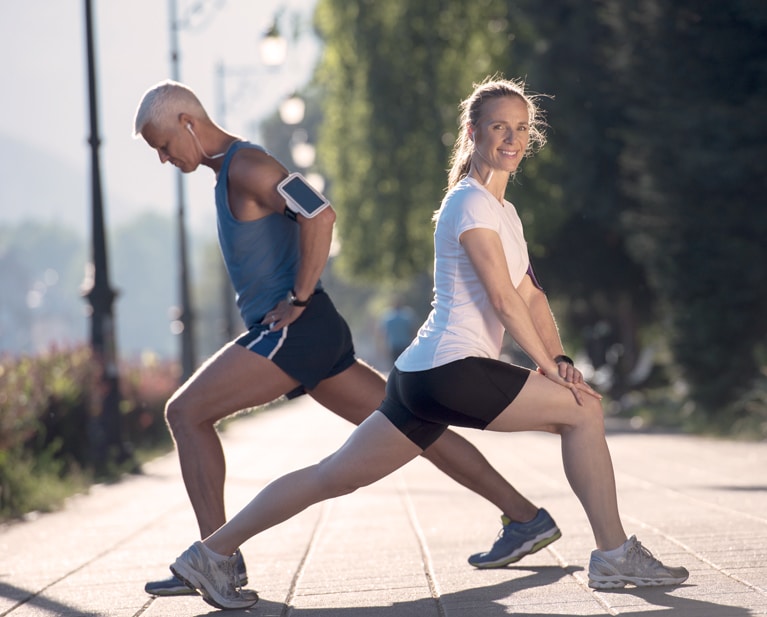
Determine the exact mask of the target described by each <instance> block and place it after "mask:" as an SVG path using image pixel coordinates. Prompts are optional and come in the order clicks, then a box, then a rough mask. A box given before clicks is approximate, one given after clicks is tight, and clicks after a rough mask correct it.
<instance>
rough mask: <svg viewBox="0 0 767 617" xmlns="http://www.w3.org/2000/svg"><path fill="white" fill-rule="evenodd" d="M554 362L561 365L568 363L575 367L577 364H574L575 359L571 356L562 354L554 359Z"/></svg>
mask: <svg viewBox="0 0 767 617" xmlns="http://www.w3.org/2000/svg"><path fill="white" fill-rule="evenodd" d="M554 362H556V363H557V364H559V363H560V362H567V363H568V364H569V365H570V366H575V362H573V359H572V358H571V357H570V356H566V355H565V354H561V355H559V356H557V357H556V358H554Z"/></svg>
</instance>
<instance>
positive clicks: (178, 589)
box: [144, 549, 248, 596]
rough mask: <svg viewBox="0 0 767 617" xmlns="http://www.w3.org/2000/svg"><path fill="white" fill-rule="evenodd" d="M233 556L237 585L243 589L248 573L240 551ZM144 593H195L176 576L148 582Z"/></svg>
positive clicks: (161, 594) (170, 594) (168, 594)
mask: <svg viewBox="0 0 767 617" xmlns="http://www.w3.org/2000/svg"><path fill="white" fill-rule="evenodd" d="M234 555H235V557H236V559H237V562H236V572H237V575H238V576H239V583H240V586H241V587H244V586H245V585H247V584H248V571H247V570H246V569H245V560H244V559H243V558H242V553H241V552H240V549H237V552H236V553H235V554H234ZM144 591H146V592H147V593H148V594H149V595H150V596H189V595H194V594H196V593H197V592H196V591H195V590H194V589H192V588H191V587H188V586H187V585H186V584H185V583H184V581H182V580H181V579H179V578H178V577H177V576H171V577H169V578H164V579H162V580H160V581H149V582H148V583H147V584H146V585H144Z"/></svg>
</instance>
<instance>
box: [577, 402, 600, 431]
mask: <svg viewBox="0 0 767 617" xmlns="http://www.w3.org/2000/svg"><path fill="white" fill-rule="evenodd" d="M577 409H578V413H577V415H576V417H577V418H578V424H579V425H581V426H585V427H588V428H590V429H592V430H594V431H598V432H600V433H604V432H605V415H604V411H603V410H602V403H601V402H600V401H599V400H598V399H596V398H594V397H593V396H589V395H585V397H584V400H583V405H578V406H577Z"/></svg>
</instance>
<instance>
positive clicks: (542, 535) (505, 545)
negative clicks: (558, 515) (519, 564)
mask: <svg viewBox="0 0 767 617" xmlns="http://www.w3.org/2000/svg"><path fill="white" fill-rule="evenodd" d="M501 522H502V523H503V528H502V529H501V532H500V533H499V534H498V539H497V540H496V541H495V544H493V546H492V548H491V549H490V550H489V551H487V552H486V553H475V554H474V555H472V556H471V557H469V563H470V564H471V565H473V566H474V567H475V568H502V567H503V566H507V565H509V564H510V563H514V562H515V561H519V560H520V559H522V557H524V556H525V555H532V554H533V553H536V552H538V551H539V550H541V549H542V548H543V547H545V546H548V545H549V544H551V543H552V542H554V541H555V540H559V538H561V537H562V532H561V531H559V527H557V524H556V523H555V522H554V519H553V518H551V516H550V515H549V513H548V512H546V510H544V509H543V508H540V509H539V510H538V514H536V515H535V518H534V519H533V520H531V521H528V522H527V523H514V522H512V521H511V519H509V517H507V516H506V515H505V514H504V515H503V516H501Z"/></svg>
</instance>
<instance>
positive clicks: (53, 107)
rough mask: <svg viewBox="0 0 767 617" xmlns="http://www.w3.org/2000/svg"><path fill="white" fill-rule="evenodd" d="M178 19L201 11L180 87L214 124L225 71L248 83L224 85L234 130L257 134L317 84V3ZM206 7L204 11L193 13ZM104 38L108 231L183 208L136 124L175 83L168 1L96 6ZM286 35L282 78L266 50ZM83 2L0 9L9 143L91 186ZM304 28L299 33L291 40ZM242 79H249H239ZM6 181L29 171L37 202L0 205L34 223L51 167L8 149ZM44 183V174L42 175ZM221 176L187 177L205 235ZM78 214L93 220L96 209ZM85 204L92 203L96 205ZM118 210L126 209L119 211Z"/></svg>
mask: <svg viewBox="0 0 767 617" xmlns="http://www.w3.org/2000/svg"><path fill="white" fill-rule="evenodd" d="M176 1H177V7H178V14H179V17H180V21H181V20H183V18H185V17H189V16H190V15H192V14H195V15H197V16H198V17H199V16H201V18H200V19H199V22H200V23H198V24H192V23H190V24H188V25H186V26H185V27H184V28H182V29H181V30H180V35H179V39H180V50H181V64H180V70H181V80H182V81H184V82H186V83H187V84H188V85H190V86H191V87H192V88H193V89H194V90H196V91H197V93H198V95H199V96H200V98H201V99H202V101H203V104H205V105H206V107H207V108H208V110H209V112H210V113H211V115H213V116H214V117H216V112H217V110H218V108H219V102H220V98H219V97H220V90H218V89H217V87H216V85H217V78H216V66H217V64H218V63H219V62H223V63H224V64H225V65H226V66H227V67H228V68H229V69H230V71H231V72H232V73H234V72H235V71H237V70H238V69H240V70H242V69H247V72H249V74H250V77H249V78H247V79H246V78H243V77H237V76H231V77H229V78H227V79H226V86H227V88H226V90H227V93H226V102H227V108H228V111H227V118H226V122H225V123H224V124H225V125H226V127H227V128H229V129H230V130H232V131H233V132H236V133H239V134H241V135H245V136H249V135H248V130H249V129H248V127H250V126H251V125H252V123H253V121H254V120H258V119H259V118H261V117H263V116H265V115H266V114H268V113H269V112H271V111H273V110H274V109H275V107H276V105H277V103H278V101H279V100H280V98H281V97H284V96H287V95H288V94H289V93H290V92H292V91H293V90H294V89H295V88H298V87H300V86H302V85H303V84H304V83H306V81H307V80H308V79H309V77H310V76H311V72H312V70H313V68H314V65H315V63H316V61H317V58H318V55H319V47H320V43H319V41H318V40H317V39H316V38H315V36H314V34H313V32H312V29H311V14H312V12H313V9H314V6H315V2H316V0H209V1H207V2H201V1H199V0H176ZM200 7H202V10H200V11H196V12H195V11H194V9H196V8H200ZM93 8H94V13H95V29H96V50H97V60H96V62H97V63H96V71H97V80H98V104H99V129H100V136H101V139H102V147H101V169H102V185H103V188H104V195H105V200H106V204H105V205H106V216H107V223H108V224H113V223H114V222H115V221H120V220H125V218H129V217H130V215H132V214H135V212H138V211H140V210H145V209H147V208H149V207H152V208H154V209H158V210H160V211H163V212H167V213H171V212H174V211H175V208H176V197H175V175H174V173H175V168H173V167H171V166H170V165H168V164H166V165H160V164H159V160H158V159H157V157H156V155H155V154H154V153H153V152H152V151H151V150H150V149H149V148H148V147H147V146H146V144H145V143H144V142H143V140H134V139H133V138H132V134H131V133H132V120H133V115H134V113H135V109H136V105H137V104H138V101H139V99H140V98H141V95H142V94H143V93H144V91H145V90H146V89H147V88H148V87H150V86H151V85H153V84H154V83H156V82H158V81H160V80H162V79H166V78H169V77H170V76H171V67H170V51H169V39H170V37H169V31H170V25H169V17H168V15H169V0H93ZM280 9H284V10H283V11H282V14H281V18H280V20H279V21H278V25H279V27H280V28H281V31H282V33H283V35H285V36H286V38H288V40H289V41H290V43H289V49H290V51H289V54H288V59H287V61H286V63H285V64H284V65H283V66H282V67H281V68H279V69H272V70H270V69H267V68H265V67H263V66H260V60H259V57H258V47H257V45H258V41H259V39H260V38H261V36H262V35H263V33H264V32H265V31H266V30H267V29H268V27H269V25H270V23H271V22H272V21H273V18H274V17H275V14H277V12H278V11H279V10H280ZM84 12H85V9H84V1H83V0H0V58H2V60H0V90H1V91H2V97H1V98H0V101H2V103H1V105H2V107H1V108H0V109H2V114H0V137H3V136H4V137H10V138H12V139H14V140H16V141H21V142H22V143H25V144H28V145H30V146H34V147H35V148H39V149H41V150H43V151H44V152H45V153H47V154H50V155H53V156H55V157H57V158H60V159H62V160H65V161H66V162H67V163H68V164H69V165H70V166H71V167H72V168H74V169H76V170H79V171H81V172H82V174H83V177H84V179H85V188H84V190H85V191H86V192H87V186H88V184H87V179H88V178H89V165H90V164H89V156H90V155H89V150H88V145H87V138H88V132H89V129H88V103H87V101H88V98H87V84H86V52H85V35H84V33H85V15H84ZM296 29H298V31H299V33H300V35H299V37H298V38H297V39H296V40H291V39H292V33H293V32H294V31H295V30H296ZM240 72H242V71H240ZM0 157H1V158H0V182H2V181H3V178H4V177H5V178H7V177H8V174H30V177H31V178H34V180H32V181H30V189H29V190H30V200H29V203H28V204H24V205H19V204H9V203H0V223H2V222H6V221H10V220H13V221H15V220H18V219H19V208H20V207H23V208H24V209H25V210H26V212H25V215H29V216H34V213H35V208H34V203H35V199H34V191H35V184H36V183H37V182H39V183H44V182H45V169H19V165H18V164H16V166H15V167H14V161H15V159H14V152H11V151H7V149H5V151H2V152H0ZM32 174H34V175H32ZM213 181H214V178H213V174H212V173H211V172H209V171H208V170H207V168H205V169H203V168H201V169H200V170H199V171H198V172H196V173H195V174H192V176H189V177H188V180H187V195H188V204H187V211H188V216H189V223H190V226H192V227H193V228H194V229H195V230H201V229H206V228H210V227H211V226H212V225H213V224H214V223H213V221H214V209H213V204H212V191H211V186H212V183H213ZM82 201H83V200H82V199H73V200H72V206H71V207H72V208H78V209H82V210H83V217H86V219H87V217H88V203H81V202H82ZM86 201H87V200H86ZM115 202H116V203H119V204H120V207H121V208H125V209H126V210H128V212H115V208H116V206H114V205H113V203H115Z"/></svg>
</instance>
